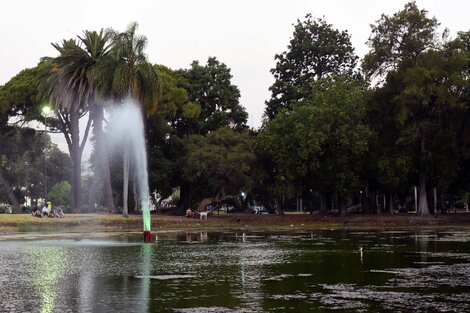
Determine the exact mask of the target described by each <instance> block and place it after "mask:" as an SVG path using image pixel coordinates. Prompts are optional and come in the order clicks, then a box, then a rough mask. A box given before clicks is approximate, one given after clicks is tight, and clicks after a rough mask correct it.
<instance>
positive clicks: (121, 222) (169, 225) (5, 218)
mask: <svg viewBox="0 0 470 313" xmlns="http://www.w3.org/2000/svg"><path fill="white" fill-rule="evenodd" d="M441 226H469V227H470V214H464V213H460V214H445V215H436V216H430V217H427V218H421V217H416V216H414V215H410V214H398V215H393V216H390V215H350V216H348V217H345V218H341V217H338V216H334V215H317V214H313V215H310V214H286V215H284V216H278V215H250V214H223V215H222V214H221V215H212V216H210V217H209V219H208V220H199V219H189V218H186V217H179V216H164V215H152V230H153V231H165V230H186V229H188V230H193V229H208V230H226V229H246V228H248V229H251V230H284V229H315V228H384V227H385V228H397V227H399V228H413V227H441ZM141 229H142V217H141V216H140V215H131V216H129V217H128V218H123V217H122V216H120V215H117V214H68V215H67V216H66V217H65V218H37V217H32V216H31V215H27V214H2V215H0V233H11V232H102V231H139V230H141Z"/></svg>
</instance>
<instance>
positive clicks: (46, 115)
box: [41, 104, 51, 206]
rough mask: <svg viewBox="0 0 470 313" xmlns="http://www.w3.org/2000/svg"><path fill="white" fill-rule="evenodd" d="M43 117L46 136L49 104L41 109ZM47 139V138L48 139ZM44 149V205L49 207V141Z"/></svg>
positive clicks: (49, 111)
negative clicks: (47, 200) (47, 198)
mask: <svg viewBox="0 0 470 313" xmlns="http://www.w3.org/2000/svg"><path fill="white" fill-rule="evenodd" d="M41 112H42V115H43V116H44V134H46V132H47V117H48V116H49V113H51V107H50V105H48V104H45V105H43V107H42V108H41ZM46 139H47V137H46ZM45 143H46V144H45V147H44V205H45V206H47V202H46V196H47V140H46V141H45Z"/></svg>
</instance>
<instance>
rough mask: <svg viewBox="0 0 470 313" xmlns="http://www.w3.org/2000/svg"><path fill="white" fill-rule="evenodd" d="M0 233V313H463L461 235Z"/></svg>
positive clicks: (466, 263)
mask: <svg viewBox="0 0 470 313" xmlns="http://www.w3.org/2000/svg"><path fill="white" fill-rule="evenodd" d="M140 241H141V235H140V234H110V235H106V236H101V235H99V236H98V234H95V235H94V234H92V235H90V234H88V235H86V236H82V237H80V238H77V237H75V238H72V237H70V238H69V237H67V238H49V237H44V236H35V235H34V234H33V235H31V234H28V235H23V236H10V237H8V236H0V312H44V313H46V312H187V313H189V312H413V313H415V312H470V230H468V229H467V230H465V229H446V230H428V231H425V230H421V231H354V230H351V231H344V230H341V231H337V230H316V231H311V232H310V231H303V232H285V233H252V232H246V233H242V232H238V233H236V232H224V233H216V232H214V233H211V232H209V233H207V232H187V233H167V234H158V239H157V241H156V242H155V243H152V244H143V243H141V242H140Z"/></svg>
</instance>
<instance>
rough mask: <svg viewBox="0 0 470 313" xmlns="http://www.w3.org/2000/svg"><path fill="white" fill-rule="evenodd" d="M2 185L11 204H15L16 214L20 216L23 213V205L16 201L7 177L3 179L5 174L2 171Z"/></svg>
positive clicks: (0, 176) (0, 171)
mask: <svg viewBox="0 0 470 313" xmlns="http://www.w3.org/2000/svg"><path fill="white" fill-rule="evenodd" d="M0 185H2V186H3V188H4V189H5V191H6V193H7V195H8V199H10V202H11V204H13V207H14V208H15V212H16V213H18V214H19V213H22V212H21V205H20V203H19V202H18V200H17V199H16V197H15V194H14V193H13V189H12V188H11V186H10V184H9V183H8V181H7V180H6V179H5V177H3V173H2V170H1V169H0Z"/></svg>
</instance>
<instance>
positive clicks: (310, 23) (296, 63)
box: [265, 14, 358, 119]
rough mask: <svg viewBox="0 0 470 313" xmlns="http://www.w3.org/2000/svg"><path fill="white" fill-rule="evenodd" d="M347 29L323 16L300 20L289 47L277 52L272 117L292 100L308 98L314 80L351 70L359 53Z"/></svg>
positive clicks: (270, 106) (269, 110)
mask: <svg viewBox="0 0 470 313" xmlns="http://www.w3.org/2000/svg"><path fill="white" fill-rule="evenodd" d="M350 38H351V36H350V35H349V34H348V32H347V31H339V30H338V29H334V28H333V26H332V25H331V24H328V23H327V22H326V21H325V20H324V19H313V18H312V16H311V15H310V14H308V15H307V16H306V17H305V20H304V21H300V20H297V24H296V25H294V34H293V38H292V39H291V40H290V44H289V46H288V47H287V49H288V50H287V51H284V52H283V53H281V54H277V55H276V56H275V59H276V67H275V68H274V69H272V70H271V73H272V74H273V75H274V79H275V82H274V84H273V85H272V86H271V87H270V91H271V92H272V96H271V99H270V100H269V101H267V102H266V109H265V114H266V116H267V117H268V118H269V119H273V118H274V116H275V115H276V114H277V113H278V112H279V111H280V110H281V109H283V108H290V107H291V103H292V102H296V101H298V100H302V99H305V98H306V97H307V96H308V95H309V94H310V93H311V91H312V82H313V81H314V80H318V79H320V78H323V77H327V76H331V75H333V74H336V75H338V74H340V75H345V74H346V75H349V74H352V73H353V71H354V68H355V66H356V63H357V59H358V58H357V56H356V55H355V54H354V48H353V46H352V44H351V41H350Z"/></svg>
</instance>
